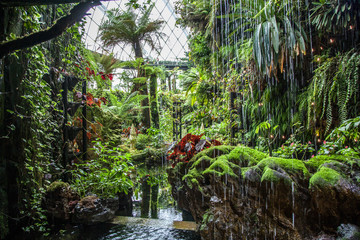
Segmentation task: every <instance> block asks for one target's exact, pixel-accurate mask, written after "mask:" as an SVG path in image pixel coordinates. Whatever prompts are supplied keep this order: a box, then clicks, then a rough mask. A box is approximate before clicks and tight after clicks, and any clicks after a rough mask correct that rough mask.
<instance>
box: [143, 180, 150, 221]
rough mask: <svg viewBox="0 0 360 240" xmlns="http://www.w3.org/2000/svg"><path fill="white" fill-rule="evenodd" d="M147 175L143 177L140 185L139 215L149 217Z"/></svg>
mask: <svg viewBox="0 0 360 240" xmlns="http://www.w3.org/2000/svg"><path fill="white" fill-rule="evenodd" d="M147 180H148V177H144V178H143V182H142V185H141V190H142V196H141V217H145V218H147V217H149V209H150V189H151V187H150V184H149V183H148V182H147Z"/></svg>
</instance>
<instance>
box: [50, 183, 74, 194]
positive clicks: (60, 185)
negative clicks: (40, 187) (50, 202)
mask: <svg viewBox="0 0 360 240" xmlns="http://www.w3.org/2000/svg"><path fill="white" fill-rule="evenodd" d="M68 187H69V184H68V183H65V182H60V181H55V182H53V183H51V184H50V186H49V187H48V189H47V191H48V192H54V191H56V190H57V189H59V188H68Z"/></svg>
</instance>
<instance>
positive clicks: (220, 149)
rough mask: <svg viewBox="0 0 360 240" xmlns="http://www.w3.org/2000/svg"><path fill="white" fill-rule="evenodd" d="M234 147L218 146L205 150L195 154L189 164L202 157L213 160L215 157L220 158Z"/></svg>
mask: <svg viewBox="0 0 360 240" xmlns="http://www.w3.org/2000/svg"><path fill="white" fill-rule="evenodd" d="M234 148H235V147H234V146H228V145H220V146H214V147H210V148H207V149H205V150H203V151H201V152H199V153H198V154H196V155H195V156H194V157H193V158H192V159H191V160H190V162H196V161H197V160H198V159H199V158H201V157H203V156H208V157H210V158H215V157H217V156H221V155H224V154H229V153H230V152H231V151H232V150H233V149H234Z"/></svg>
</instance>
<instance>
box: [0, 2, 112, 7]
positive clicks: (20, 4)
mask: <svg viewBox="0 0 360 240" xmlns="http://www.w3.org/2000/svg"><path fill="white" fill-rule="evenodd" d="M90 1H91V0H90ZM102 1H112V0H102ZM81 2H89V1H88V0H0V7H23V6H34V5H52V4H67V3H81Z"/></svg>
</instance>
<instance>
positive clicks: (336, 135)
mask: <svg viewBox="0 0 360 240" xmlns="http://www.w3.org/2000/svg"><path fill="white" fill-rule="evenodd" d="M326 139H327V140H330V141H333V142H334V143H335V144H337V145H339V147H340V148H341V149H348V148H350V149H352V150H354V151H355V152H356V153H357V154H360V147H359V143H358V141H359V140H360V116H358V117H355V118H351V119H348V120H346V121H344V123H343V124H341V125H340V126H339V127H337V128H335V129H334V130H333V131H332V132H331V133H330V134H329V136H328V137H327V138H326ZM346 151H349V149H348V150H346Z"/></svg>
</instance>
